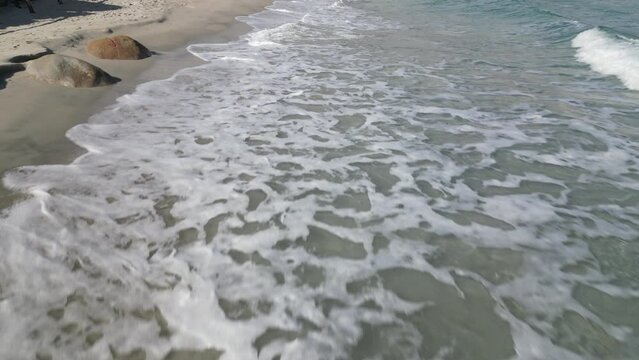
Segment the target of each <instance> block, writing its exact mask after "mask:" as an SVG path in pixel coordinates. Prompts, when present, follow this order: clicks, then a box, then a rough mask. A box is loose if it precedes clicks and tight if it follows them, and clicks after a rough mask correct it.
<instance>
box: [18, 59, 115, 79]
mask: <svg viewBox="0 0 639 360" xmlns="http://www.w3.org/2000/svg"><path fill="white" fill-rule="evenodd" d="M27 73H29V74H31V75H33V76H34V77H35V78H36V79H38V80H41V81H45V82H48V83H49V84H54V85H62V86H67V87H95V86H104V85H111V84H114V83H116V82H118V81H119V79H117V78H114V77H113V76H111V75H109V74H107V73H106V72H105V71H104V70H102V69H100V68H98V67H96V66H94V65H91V64H89V63H88V62H86V61H83V60H80V59H76V58H73V57H70V56H64V55H56V54H53V55H45V56H43V57H41V58H39V59H36V60H32V61H30V62H28V63H27Z"/></svg>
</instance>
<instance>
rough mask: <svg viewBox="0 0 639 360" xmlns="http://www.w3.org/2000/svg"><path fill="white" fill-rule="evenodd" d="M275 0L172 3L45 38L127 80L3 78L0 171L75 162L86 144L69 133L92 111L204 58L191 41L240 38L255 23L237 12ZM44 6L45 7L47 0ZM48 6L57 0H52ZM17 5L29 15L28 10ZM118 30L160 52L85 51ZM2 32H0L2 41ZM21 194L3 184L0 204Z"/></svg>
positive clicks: (20, 75)
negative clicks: (158, 11)
mask: <svg viewBox="0 0 639 360" xmlns="http://www.w3.org/2000/svg"><path fill="white" fill-rule="evenodd" d="M271 2H272V1H270V0H239V1H234V0H195V1H192V2H190V3H189V4H188V5H187V6H184V7H176V8H172V9H167V11H166V13H165V15H163V16H162V17H161V18H160V19H158V20H155V21H151V22H149V21H142V22H137V23H132V24H127V25H120V26H117V27H110V29H111V30H112V32H110V33H106V32H105V31H104V30H102V31H99V30H95V29H86V30H80V31H77V32H73V33H69V34H67V36H65V37H62V38H58V39H53V40H48V41H46V42H43V43H42V44H43V45H45V46H46V47H47V48H49V49H51V50H52V51H53V52H54V53H58V54H63V55H69V56H73V57H77V58H80V59H82V60H85V61H88V62H90V63H92V64H94V65H96V66H98V67H100V68H102V69H104V70H105V71H107V72H108V73H110V74H111V75H113V76H116V77H118V78H120V79H122V81H120V82H119V83H117V84H114V85H111V86H106V87H96V88H66V87H62V86H55V85H49V84H46V83H43V82H40V81H37V80H35V79H34V78H32V77H31V76H30V75H28V74H27V73H26V72H24V71H22V72H16V73H14V74H13V75H12V76H11V75H9V76H5V77H3V78H0V109H2V116H1V118H0V177H3V176H4V173H5V172H6V171H8V170H11V169H14V168H16V167H20V166H25V165H44V164H66V163H69V162H71V161H73V159H75V158H76V157H77V156H79V155H81V154H82V153H83V152H84V150H83V149H81V148H80V147H78V146H76V145H75V144H73V143H72V142H71V141H70V140H68V139H67V138H66V132H67V130H69V129H70V128H72V127H73V126H75V125H77V124H80V123H83V122H86V121H87V120H88V119H89V118H90V116H91V115H92V114H94V113H96V112H99V111H100V110H102V109H104V108H105V107H106V106H109V105H111V104H113V103H114V102H115V100H116V99H117V98H118V97H120V96H122V95H124V94H127V93H130V92H132V91H133V90H134V89H135V88H136V86H137V85H139V84H141V83H145V82H148V81H151V80H157V79H162V78H166V77H169V76H171V75H172V74H173V73H175V72H176V71H177V70H179V69H182V68H186V67H191V66H196V65H199V64H203V63H204V62H203V61H202V60H201V59H199V58H197V57H195V56H193V55H192V54H190V53H189V52H188V51H186V46H187V45H189V44H191V43H194V42H208V43H216V42H218V43H219V42H227V41H231V40H233V39H236V38H237V37H239V36H240V35H242V34H244V33H246V32H248V31H249V30H250V29H249V28H248V26H247V25H245V24H243V23H240V22H238V21H236V20H235V18H236V17H238V16H242V15H249V14H252V13H255V12H258V11H260V10H262V9H263V8H265V7H266V6H268V5H269V4H270V3H271ZM38 4H39V5H43V3H42V2H40V3H38ZM48 6H58V4H57V3H55V2H52V3H51V4H50V5H48ZM17 10H23V11H24V12H26V13H27V14H28V12H27V10H26V9H17ZM36 11H38V9H37V8H36ZM115 34H125V35H129V36H131V37H133V38H134V39H136V40H138V41H140V42H141V43H142V44H144V45H145V46H147V47H148V48H149V49H150V50H152V51H154V52H156V53H158V54H156V55H154V56H151V57H149V58H147V59H142V60H102V59H97V58H94V57H92V56H90V55H88V54H87V53H86V52H85V51H84V48H85V44H86V42H87V41H89V40H92V39H95V38H99V37H105V36H111V35H115ZM2 37H3V35H0V41H2V40H3V39H2ZM1 55H5V54H0V56H1ZM2 81H6V84H4V85H3V84H2ZM22 196H23V195H22V194H19V193H15V192H13V191H11V190H8V189H6V188H4V186H3V185H2V184H0V209H2V208H5V207H7V206H10V205H11V204H13V203H14V202H15V201H16V199H20V198H22Z"/></svg>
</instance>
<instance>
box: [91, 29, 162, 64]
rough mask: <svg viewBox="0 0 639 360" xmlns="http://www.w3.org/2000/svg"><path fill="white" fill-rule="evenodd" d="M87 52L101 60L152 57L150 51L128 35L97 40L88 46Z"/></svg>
mask: <svg viewBox="0 0 639 360" xmlns="http://www.w3.org/2000/svg"><path fill="white" fill-rule="evenodd" d="M87 52H88V53H89V54H91V55H93V56H95V57H97V58H100V59H115V60H138V59H144V58H147V57H149V56H151V52H150V51H149V49H147V48H146V47H144V45H142V44H140V43H139V42H137V41H135V40H134V39H132V38H130V37H128V36H126V35H116V36H112V37H108V38H103V39H96V40H93V41H91V42H89V44H87Z"/></svg>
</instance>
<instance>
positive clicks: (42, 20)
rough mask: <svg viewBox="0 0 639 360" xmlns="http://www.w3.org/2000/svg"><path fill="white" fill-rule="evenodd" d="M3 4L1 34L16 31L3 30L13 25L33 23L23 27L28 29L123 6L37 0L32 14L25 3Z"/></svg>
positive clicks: (79, 0)
mask: <svg viewBox="0 0 639 360" xmlns="http://www.w3.org/2000/svg"><path fill="white" fill-rule="evenodd" d="M3 4H4V0H0V36H2V35H3V34H8V33H12V32H14V31H15V30H6V31H3V30H5V29H7V28H9V27H12V26H18V25H25V24H29V23H33V26H32V27H27V28H22V29H21V30H26V29H31V28H35V27H39V26H43V25H46V24H51V23H54V22H58V21H60V20H62V19H65V18H70V17H76V16H82V15H86V14H90V13H95V12H100V11H107V10H116V9H119V8H121V7H120V6H116V5H109V4H104V2H103V1H101V2H88V1H82V0H65V1H64V4H62V5H61V4H58V2H57V1H55V0H37V1H34V2H33V7H34V8H35V11H36V12H35V14H30V13H29V10H27V8H26V6H24V4H23V5H22V8H17V7H15V6H14V0H10V1H9V2H8V4H7V6H2V5H3ZM0 41H1V39H0Z"/></svg>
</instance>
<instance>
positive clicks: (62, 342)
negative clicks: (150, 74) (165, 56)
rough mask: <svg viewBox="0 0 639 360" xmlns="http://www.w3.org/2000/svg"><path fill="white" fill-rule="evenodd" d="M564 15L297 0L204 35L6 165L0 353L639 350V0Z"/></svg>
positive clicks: (576, 353)
mask: <svg viewBox="0 0 639 360" xmlns="http://www.w3.org/2000/svg"><path fill="white" fill-rule="evenodd" d="M571 3H572V4H573V7H572V8H574V9H577V8H578V10H575V11H569V10H570V9H571V8H570V6H568V5H570V4H571ZM562 4H563V5H564V6H560V5H556V4H553V3H552V2H543V1H477V2H472V3H468V2H458V1H455V2H451V1H413V0H404V1H401V2H390V1H385V0H373V1H366V2H364V1H344V2H337V3H334V2H333V1H324V0H316V1H310V0H309V1H288V0H283V1H276V2H275V3H274V4H273V5H272V6H271V7H270V8H269V10H267V11H265V12H262V13H260V14H256V15H253V16H249V17H246V18H241V19H240V20H241V21H244V22H246V23H248V24H249V25H251V26H253V27H254V29H255V30H254V31H253V32H252V33H250V34H248V35H247V36H245V37H244V38H242V39H241V40H239V41H235V42H232V43H229V44H196V45H192V46H190V47H189V51H191V52H192V53H193V54H194V55H196V56H198V57H200V58H202V59H204V60H207V61H208V63H207V64H205V65H203V66H200V67H196V68H191V69H185V70H182V71H180V72H178V73H177V74H176V75H175V76H173V77H172V78H170V79H167V80H162V81H155V82H151V83H147V84H144V85H141V86H139V87H138V88H137V89H136V91H135V92H134V93H133V94H131V95H126V96H124V97H122V98H120V99H119V100H118V102H117V104H115V105H114V106H113V107H111V108H109V109H108V110H106V111H104V112H102V113H99V114H96V115H95V116H93V117H92V118H91V119H90V120H89V122H88V123H87V124H83V125H79V126H76V127H74V128H73V129H71V130H70V131H69V133H68V137H69V138H70V139H71V140H72V141H74V142H75V143H76V144H78V145H80V146H82V147H84V148H86V149H87V150H88V153H87V154H86V155H84V156H82V157H80V158H78V159H77V160H76V161H75V162H74V163H73V164H71V165H55V166H34V167H23V168H20V169H17V170H15V171H14V172H12V173H10V174H9V175H7V176H6V178H5V179H4V180H5V183H6V185H7V186H10V187H12V188H14V189H16V190H19V191H23V192H26V193H28V194H30V199H29V200H27V201H24V202H22V203H20V204H18V205H16V206H14V207H13V208H11V209H9V210H6V211H5V212H4V213H3V215H2V216H3V217H2V219H1V222H0V231H1V232H0V234H1V235H0V242H1V243H2V249H3V251H2V253H1V254H0V256H1V257H2V261H1V262H0V331H1V332H2V334H3V336H2V337H0V354H1V355H2V356H1V357H2V358H34V357H36V353H37V356H38V359H46V358H47V356H52V358H53V359H70V358H90V359H111V358H115V359H145V358H146V359H199V358H202V359H216V358H221V359H242V360H244V359H269V360H270V359H278V358H279V359H512V358H516V359H633V358H636V357H637V356H639V341H638V333H639V320H638V319H639V281H638V280H637V279H638V278H639V277H638V276H639V264H638V260H637V255H639V244H638V241H639V240H638V239H637V234H638V233H639V231H638V230H639V206H638V205H639V185H638V181H637V180H639V165H638V164H637V159H638V156H637V155H638V153H639V146H638V145H637V144H638V142H637V141H638V140H639V129H638V126H637V115H639V105H638V104H639V102H638V100H639V93H637V92H636V91H633V90H632V88H633V84H634V82H633V81H634V80H633V79H634V78H635V77H636V76H637V73H636V72H634V71H633V69H634V68H633V67H632V66H634V64H635V62H636V61H637V58H635V57H634V56H635V55H634V54H635V53H636V51H637V50H636V48H635V46H636V40H635V39H634V37H632V32H633V31H635V30H636V29H634V28H633V25H632V24H627V25H624V24H625V22H624V21H622V19H620V17H619V16H618V15H617V13H615V11H619V8H623V5H628V7H626V8H625V9H631V10H633V9H632V8H631V7H630V3H629V2H627V1H625V2H624V1H618V2H615V1H613V2H608V3H607V5H605V6H607V7H606V8H605V9H604V10H605V11H606V12H610V15H609V18H610V19H614V20H611V21H610V22H603V23H594V22H593V19H592V18H589V14H591V13H592V11H595V10H597V11H600V13H602V12H603V10H602V9H598V8H596V6H604V5H600V4H598V3H595V2H593V3H592V4H590V3H585V4H589V5H590V6H591V8H590V11H588V10H587V9H584V8H587V6H584V5H583V3H581V4H580V5H581V6H577V4H575V2H568V1H566V2H562ZM562 11H563V12H562ZM633 11H634V13H635V14H636V13H637V12H636V11H637V7H636V6H635V8H634V10H633ZM567 14H569V15H570V16H568V15H567ZM571 16H572V17H571ZM600 19H604V20H605V17H600ZM628 22H630V18H628ZM596 26H600V28H596ZM614 26H616V27H614ZM615 29H616V30H615ZM602 39H603V40H602ZM602 57H603V58H605V59H606V61H602V60H601V59H602ZM617 63H620V64H626V65H619V66H616V65H615V66H612V70H611V68H610V67H608V65H610V64H613V65H614V64H617ZM627 64H629V65H627ZM619 69H621V70H622V71H619ZM25 354H26V355H25ZM198 356H199V357H198Z"/></svg>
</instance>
